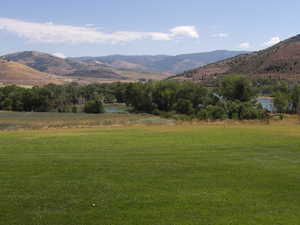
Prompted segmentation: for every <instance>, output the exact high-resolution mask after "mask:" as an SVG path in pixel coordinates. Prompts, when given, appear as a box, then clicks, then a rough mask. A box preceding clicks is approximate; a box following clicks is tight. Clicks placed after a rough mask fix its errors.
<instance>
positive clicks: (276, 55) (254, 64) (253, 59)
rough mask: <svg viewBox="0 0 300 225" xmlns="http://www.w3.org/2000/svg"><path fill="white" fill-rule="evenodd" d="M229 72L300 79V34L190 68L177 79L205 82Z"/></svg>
mask: <svg viewBox="0 0 300 225" xmlns="http://www.w3.org/2000/svg"><path fill="white" fill-rule="evenodd" d="M228 74H244V75H249V76H252V77H265V78H271V77H278V78H282V79H294V80H300V35H298V36H295V37H292V38H290V39H288V40H285V41H283V42H280V43H279V44H277V45H275V46H272V47H270V48H268V49H266V50H262V51H258V52H253V53H248V54H243V55H240V56H236V57H233V58H230V59H225V60H223V61H220V62H217V63H212V64H209V65H206V66H203V67H200V68H197V69H194V70H190V71H187V72H185V73H183V74H182V75H180V76H178V77H177V79H188V80H193V81H198V82H205V81H207V80H213V79H216V78H217V77H219V76H223V75H228Z"/></svg>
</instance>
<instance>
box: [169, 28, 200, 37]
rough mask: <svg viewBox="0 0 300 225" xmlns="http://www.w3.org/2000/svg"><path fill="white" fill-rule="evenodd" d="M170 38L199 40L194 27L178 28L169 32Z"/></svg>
mask: <svg viewBox="0 0 300 225" xmlns="http://www.w3.org/2000/svg"><path fill="white" fill-rule="evenodd" d="M170 32H171V34H169V36H170V37H176V36H183V37H192V38H199V34H198V32H197V29H196V27H194V26H179V27H175V28H173V29H171V30H170Z"/></svg>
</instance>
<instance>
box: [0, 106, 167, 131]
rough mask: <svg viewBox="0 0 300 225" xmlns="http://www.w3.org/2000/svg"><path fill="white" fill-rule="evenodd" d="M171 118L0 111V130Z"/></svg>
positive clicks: (104, 124)
mask: <svg viewBox="0 0 300 225" xmlns="http://www.w3.org/2000/svg"><path fill="white" fill-rule="evenodd" d="M111 109H112V108H110V110H111ZM170 123H173V121H171V120H167V119H162V118H159V117H157V116H152V115H149V114H129V113H126V112H123V113H104V114H86V113H75V114H74V113H53V112H50V113H37V112H25V113H24V112H7V111H0V130H20V129H48V128H74V127H77V128H78V127H99V126H117V125H119V126H120V125H121V126H124V125H133V124H148V125H149V124H170Z"/></svg>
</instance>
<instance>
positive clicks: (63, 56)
mask: <svg viewBox="0 0 300 225" xmlns="http://www.w3.org/2000/svg"><path fill="white" fill-rule="evenodd" d="M52 55H53V56H56V57H58V58H62V59H65V58H67V56H65V55H64V54H63V53H60V52H56V53H53V54H52Z"/></svg>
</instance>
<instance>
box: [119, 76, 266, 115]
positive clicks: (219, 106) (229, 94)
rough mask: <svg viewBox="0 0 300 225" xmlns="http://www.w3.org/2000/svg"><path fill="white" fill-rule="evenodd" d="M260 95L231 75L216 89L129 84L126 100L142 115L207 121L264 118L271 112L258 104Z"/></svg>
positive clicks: (164, 83) (242, 79) (193, 85)
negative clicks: (185, 117)
mask: <svg viewBox="0 0 300 225" xmlns="http://www.w3.org/2000/svg"><path fill="white" fill-rule="evenodd" d="M256 95H257V91H256V88H255V87H254V86H253V84H252V82H251V81H250V80H249V79H247V78H246V77H243V76H228V77H226V78H224V79H223V80H222V81H221V82H220V83H219V84H218V86H217V87H216V88H214V89H209V88H206V87H203V86H202V85H200V84H197V83H192V82H177V81H174V80H167V81H162V82H148V83H134V84H130V85H128V87H127V90H126V98H125V99H126V103H127V104H128V105H130V106H132V107H133V108H134V109H135V110H136V111H138V112H146V113H154V114H158V115H162V116H167V117H172V116H175V117H176V116H177V115H178V114H179V115H186V116H189V118H199V119H203V120H216V119H221V120H222V119H263V118H265V117H266V114H267V112H266V111H265V110H263V109H262V108H261V107H260V106H258V105H257V104H256V101H255V96H256ZM180 118H181V117H180Z"/></svg>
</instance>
